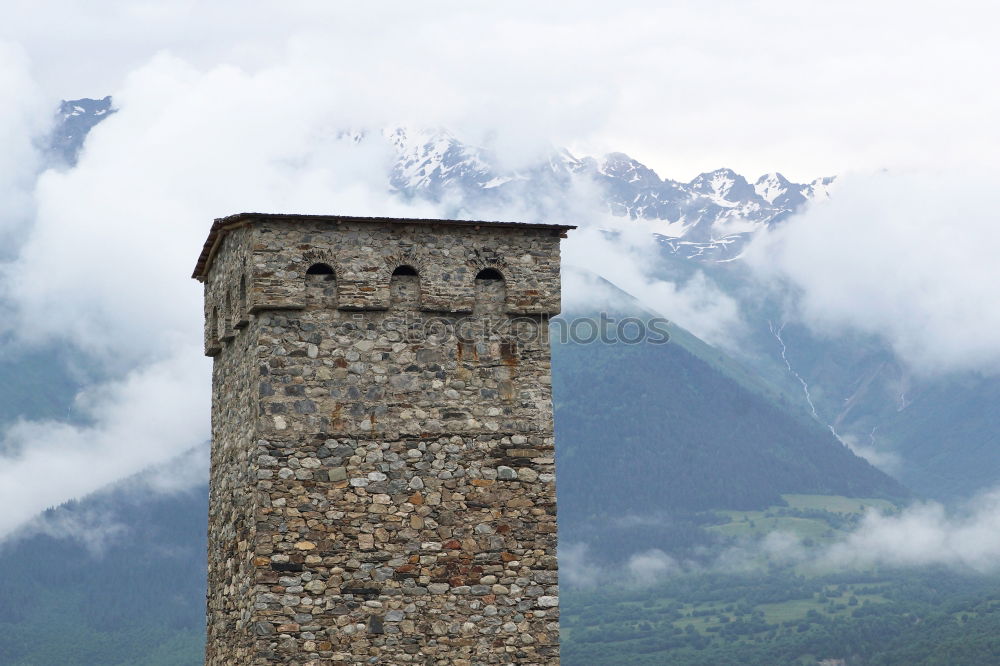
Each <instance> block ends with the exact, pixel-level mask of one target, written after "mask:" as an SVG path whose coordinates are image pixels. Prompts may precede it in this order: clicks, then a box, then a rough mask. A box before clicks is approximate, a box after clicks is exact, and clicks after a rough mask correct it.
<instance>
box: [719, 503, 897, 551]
mask: <svg viewBox="0 0 1000 666" xmlns="http://www.w3.org/2000/svg"><path fill="white" fill-rule="evenodd" d="M781 497H782V499H784V500H785V502H786V503H787V506H772V507H768V508H767V509H765V510H763V511H725V510H723V511H716V512H715V513H716V514H717V515H720V516H724V517H726V518H728V519H729V521H728V522H726V523H722V524H719V525H713V526H711V527H709V528H708V529H709V530H711V531H712V532H715V533H716V534H719V535H722V536H726V537H753V536H761V535H764V534H767V533H770V532H787V533H790V534H793V535H795V536H797V537H799V538H801V539H809V540H811V541H813V542H815V543H821V542H823V541H829V540H832V539H834V538H836V537H837V535H838V534H840V533H843V532H845V531H846V530H845V529H844V528H845V527H846V526H850V525H853V524H854V522H855V521H856V519H858V518H860V517H861V515H863V514H864V513H865V512H866V511H869V510H876V511H894V510H896V506H895V505H894V504H893V503H892V502H889V501H887V500H882V499H858V498H853V497H841V496H838V495H782V496H781Z"/></svg>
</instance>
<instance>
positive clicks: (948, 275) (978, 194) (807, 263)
mask: <svg viewBox="0 0 1000 666" xmlns="http://www.w3.org/2000/svg"><path fill="white" fill-rule="evenodd" d="M997 175H998V174H997V173H995V172H993V171H983V170H976V171H963V172H956V171H924V170H912V171H903V172H879V173H870V174H855V175H850V176H847V177H845V178H844V179H843V180H842V182H840V183H839V185H838V187H837V188H836V191H835V193H834V196H833V197H832V198H831V199H830V200H828V201H825V202H822V203H818V204H815V205H813V206H812V207H810V208H809V209H807V210H806V212H805V213H804V214H802V215H800V216H798V217H796V218H793V219H791V220H789V221H788V222H787V223H785V224H783V225H781V226H780V227H778V228H777V229H776V230H774V231H772V232H770V233H765V234H762V235H761V236H759V237H758V238H757V239H755V241H754V243H753V244H752V245H751V246H750V248H749V250H748V251H747V253H746V255H745V258H746V261H747V262H748V263H749V264H750V266H752V267H753V268H754V269H755V270H756V271H757V272H758V273H759V274H760V275H761V276H763V277H764V278H769V279H778V280H781V281H784V282H786V283H788V284H790V285H791V286H792V287H793V289H794V291H795V292H796V295H797V298H796V299H794V300H795V303H796V306H795V309H796V313H795V314H796V315H797V316H798V317H800V318H801V319H802V320H803V321H804V322H805V323H806V324H808V325H809V326H810V327H812V328H813V329H814V330H815V331H817V332H819V333H820V334H827V335H831V336H836V335H837V334H838V333H839V332H840V331H841V330H843V329H844V328H849V329H855V330H858V331H862V332H864V333H869V334H874V335H880V336H883V337H884V338H885V339H886V340H887V341H888V342H889V343H890V344H891V345H892V348H893V349H894V350H895V352H896V353H897V355H898V356H899V357H900V358H902V359H903V360H904V361H906V362H907V363H908V364H910V365H911V367H913V368H914V369H915V370H916V371H918V372H922V373H937V372H947V371H954V370H977V371H987V372H995V371H997V370H998V369H1000V338H998V337H997V335H996V331H997V330H998V329H1000V305H998V301H997V299H996V295H995V285H996V284H997V282H998V281H1000V263H998V262H997V261H996V256H995V255H996V249H995V248H996V247H998V245H1000V213H998V209H997V207H996V203H995V201H994V198H995V197H994V196H993V194H992V192H993V189H994V183H995V182H996V177H997Z"/></svg>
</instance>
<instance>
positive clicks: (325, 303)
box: [194, 213, 573, 664]
mask: <svg viewBox="0 0 1000 666" xmlns="http://www.w3.org/2000/svg"><path fill="white" fill-rule="evenodd" d="M572 228H573V227H569V226H562V225H542V224H518V223H496V222H466V221H450V220H407V219H386V218H357V217H342V216H298V215H273V214H252V213H247V214H240V215H234V216H231V217H228V218H222V219H220V220H216V222H215V224H214V225H213V227H212V230H211V232H210V234H209V238H208V240H207V241H206V244H205V247H204V250H203V252H202V254H201V257H200V258H199V261H198V264H197V267H196V270H195V275H194V277H196V278H197V279H199V280H201V281H203V282H204V283H205V353H206V354H207V355H209V356H213V357H214V363H213V410H212V413H213V419H212V436H213V442H212V474H211V489H210V509H209V511H210V515H209V595H208V645H207V656H206V662H207V663H209V664H270V663H275V664H277V663H285V664H293V663H294V664H326V663H384V664H404V663H420V664H426V663H454V664H507V663H525V664H528V663H531V664H539V663H545V664H551V663H558V581H557V566H556V557H555V556H556V511H555V469H554V440H553V430H552V405H551V372H550V370H551V368H550V356H549V347H548V338H547V335H546V332H547V318H548V317H549V316H551V315H554V314H557V313H558V311H559V297H560V294H559V239H560V238H561V237H563V236H564V235H565V232H566V231H567V230H569V229H572Z"/></svg>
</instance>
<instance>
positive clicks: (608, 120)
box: [0, 0, 1000, 178]
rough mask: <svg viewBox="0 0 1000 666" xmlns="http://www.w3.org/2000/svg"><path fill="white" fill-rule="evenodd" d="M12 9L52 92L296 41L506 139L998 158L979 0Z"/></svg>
mask: <svg viewBox="0 0 1000 666" xmlns="http://www.w3.org/2000/svg"><path fill="white" fill-rule="evenodd" d="M4 18H5V20H4V26H3V27H0V37H2V36H6V37H8V38H9V39H16V40H19V41H21V42H22V43H23V44H24V46H25V48H26V49H27V50H28V51H29V53H30V54H31V56H32V57H33V58H34V59H35V60H36V61H37V62H38V63H39V69H40V74H39V75H40V77H41V80H42V81H43V87H44V89H45V90H46V92H47V94H49V95H51V96H52V97H53V99H55V97H56V96H84V95H103V94H105V93H107V92H113V91H116V90H119V89H120V88H121V87H122V82H123V80H124V79H125V78H126V76H127V75H128V73H129V72H131V71H133V70H135V69H136V68H137V67H138V66H139V65H140V64H141V63H143V62H145V61H147V60H148V58H149V57H150V56H151V55H152V54H153V53H155V52H157V51H164V50H166V51H170V52H171V53H174V54H177V55H178V56H180V57H183V58H184V59H185V60H187V61H189V62H192V63H193V64H194V65H195V66H196V67H198V68H200V69H210V68H212V67H213V66H215V65H217V64H219V63H230V64H233V65H235V66H238V67H240V68H242V69H244V70H245V71H251V72H252V71H257V70H258V69H261V68H266V67H269V66H270V65H271V64H273V63H274V62H279V61H281V60H283V59H284V58H286V57H287V56H288V53H289V52H290V50H297V51H298V52H299V53H301V54H303V58H306V59H309V60H312V61H313V62H314V63H315V64H323V65H324V66H325V67H327V68H328V69H330V70H337V71H338V72H339V76H338V77H337V81H336V83H337V86H338V87H339V88H340V89H341V90H344V91H349V92H350V93H351V104H358V103H363V102H364V101H365V100H367V101H369V102H371V104H372V106H373V107H375V108H378V106H379V103H384V102H385V101H386V100H387V99H388V100H398V99H401V98H402V99H405V100H406V103H407V105H409V106H410V107H412V112H413V114H414V117H413V118H412V120H413V121H414V122H416V123H425V121H427V120H428V119H430V120H435V119H436V120H439V121H440V122H442V123H444V124H447V125H448V126H449V127H455V128H457V129H461V128H463V127H468V129H469V131H470V132H480V131H482V130H484V128H493V129H497V128H506V129H510V128H518V130H519V132H517V133H514V132H501V133H500V134H499V136H500V137H501V140H502V143H503V144H505V149H506V148H509V150H510V152H511V154H512V155H517V154H522V153H523V150H524V149H525V148H528V149H533V148H534V146H535V145H537V140H538V139H540V138H541V139H545V140H553V141H556V142H557V143H562V142H566V141H572V142H577V143H579V144H580V145H581V147H584V148H586V150H585V151H584V152H594V151H597V150H605V149H614V150H624V151H627V152H630V153H632V154H634V155H635V156H636V157H639V158H641V159H643V160H644V161H646V162H648V163H650V164H653V165H655V166H657V167H658V168H659V169H660V170H661V171H662V172H664V173H665V174H667V175H672V176H676V177H684V178H690V177H691V176H693V175H695V173H697V172H699V171H704V170H708V169H712V168H717V167H719V166H729V167H732V168H735V169H737V170H740V171H746V172H751V173H754V174H756V173H760V172H764V171H770V170H774V169H780V170H783V171H785V172H786V173H787V174H789V175H793V176H797V177H799V178H812V177H815V176H817V175H825V174H831V173H840V172H844V171H846V170H848V169H850V168H875V167H882V166H899V165H907V164H910V165H912V164H922V165H928V164H938V163H940V162H941V161H942V160H947V161H948V162H949V163H950V164H967V163H968V162H969V161H970V160H972V161H975V162H976V163H978V164H984V163H987V162H988V161H989V160H990V159H991V156H990V151H983V150H982V146H983V145H986V144H991V143H992V144H995V143H996V141H997V139H998V136H1000V128H998V126H997V124H996V123H995V122H994V118H995V116H996V112H997V108H998V105H1000V104H998V101H1000V90H998V89H997V87H996V86H992V85H989V83H988V82H989V81H991V80H992V78H993V75H994V72H993V63H994V62H995V61H996V59H997V48H998V47H997V44H996V40H995V37H994V34H993V32H994V31H993V26H994V25H995V24H996V20H997V18H998V10H997V8H996V5H995V3H988V2H983V1H979V0H960V1H958V2H957V3H954V4H953V5H952V6H950V8H949V11H947V12H942V11H941V10H940V8H939V7H937V6H935V5H933V4H928V3H912V2H910V3H907V2H903V1H902V0H893V1H886V2H881V3H876V4H873V3H870V2H862V1H861V0H845V1H844V2H838V3H831V4H827V5H822V6H816V5H815V4H803V3H795V2H792V1H791V0H767V1H764V2H753V3H746V2H734V1H732V0H730V1H727V2H723V3H721V4H718V3H716V4H715V5H713V6H712V7H711V8H707V7H706V5H705V4H704V3H700V2H674V3H669V4H667V5H664V3H656V2H651V1H647V0H642V1H639V0H632V1H630V2H622V3H616V4H614V5H610V4H608V3H601V2H596V1H595V0H583V1H581V2H577V3H574V5H573V9H572V11H570V10H567V9H566V8H565V7H564V6H561V5H551V6H549V5H545V6H539V4H538V3H535V2H528V1H527V0H512V1H511V2H507V3H503V4H502V5H488V4H483V3H475V4H470V3H460V2H457V1H456V0H428V1H427V2H423V3H420V4H419V5H413V4H406V3H369V4H358V3H354V4H349V5H345V4H343V3H329V2H322V1H320V0H294V1H292V2H285V3H282V4H281V5H280V6H279V5H276V4H274V3H269V2H263V1H262V0H247V1H242V2H236V1H235V0H220V1H219V2H215V3H212V4H211V5H205V4H204V3H193V2H172V3H163V2H157V1H155V0H98V1H95V2H88V3H85V4H84V3H75V2H70V1H69V0H56V1H54V2H50V3H47V4H46V10H45V11H40V10H39V9H38V5H37V3H28V2H19V1H17V0H15V2H13V6H12V7H11V8H9V9H8V11H7V12H6V13H5V17H4ZM54 18H55V20H54ZM268 101H272V100H271V99H269V98H266V97H265V98H262V99H261V100H258V103H267V102H268ZM432 107H433V108H434V111H433V113H432V114H427V113H425V112H426V111H427V110H428V109H429V108H432ZM430 116H435V118H431V117H430ZM525 143H526V144H527V145H524V144H525Z"/></svg>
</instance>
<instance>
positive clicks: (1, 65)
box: [0, 40, 53, 247]
mask: <svg viewBox="0 0 1000 666" xmlns="http://www.w3.org/2000/svg"><path fill="white" fill-rule="evenodd" d="M0 98H2V99H3V100H4V103H3V104H2V105H0V148H2V149H0V201H2V202H3V206H2V207H0V242H2V243H3V244H4V245H5V246H8V247H9V245H10V243H11V242H12V241H13V240H15V238H16V233H15V232H16V230H17V229H18V228H20V227H21V226H23V225H24V223H25V222H26V221H27V220H28V219H30V217H31V214H32V208H33V202H32V200H31V185H32V183H33V181H34V178H35V176H36V173H37V170H38V168H39V157H38V153H37V151H36V150H35V145H34V143H35V142H36V141H37V140H38V139H39V138H40V135H41V134H42V133H43V132H45V131H46V129H47V126H48V123H49V121H50V119H51V117H52V111H53V109H51V108H48V107H46V106H45V104H44V101H43V99H42V97H41V95H40V93H39V90H38V88H37V86H36V85H35V82H34V80H33V79H32V77H31V74H30V72H29V69H28V60H27V57H26V55H25V54H24V52H23V50H22V49H21V48H19V47H17V46H16V45H13V44H8V43H5V42H3V41H2V40H0Z"/></svg>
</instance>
